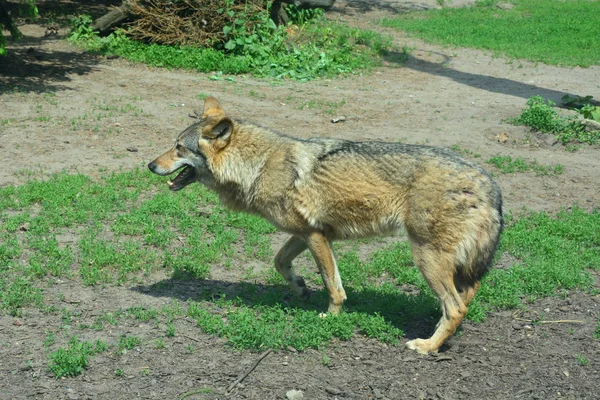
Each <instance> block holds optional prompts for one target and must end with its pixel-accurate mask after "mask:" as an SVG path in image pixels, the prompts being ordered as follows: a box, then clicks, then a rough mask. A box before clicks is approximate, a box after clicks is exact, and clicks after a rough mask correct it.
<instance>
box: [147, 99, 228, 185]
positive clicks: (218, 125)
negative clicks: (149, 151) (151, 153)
mask: <svg viewBox="0 0 600 400" xmlns="http://www.w3.org/2000/svg"><path fill="white" fill-rule="evenodd" d="M233 128H234V126H233V121H232V120H231V119H229V118H228V117H226V116H225V111H224V110H223V108H222V107H221V105H220V104H219V102H218V101H217V99H215V98H214V97H207V98H206V101H205V103H204V111H203V113H202V118H201V120H200V121H198V122H196V123H194V124H192V125H190V126H189V127H188V128H187V129H186V130H184V131H183V132H181V133H180V134H179V136H178V137H177V140H176V141H175V146H173V148H171V149H170V150H169V151H167V152H166V153H164V154H163V155H161V156H159V157H158V158H156V159H155V160H154V161H152V162H151V163H150V164H148V168H149V169H150V171H152V172H154V173H155V174H158V175H162V176H164V175H169V174H172V173H173V172H175V171H178V170H181V172H179V174H178V175H177V176H176V177H175V178H174V179H173V180H172V181H169V188H170V189H171V190H173V191H176V190H180V189H183V188H184V187H186V186H187V185H189V184H190V183H193V182H200V183H203V184H205V185H207V186H211V184H212V182H213V174H212V172H211V165H212V164H213V163H212V161H214V160H215V158H218V155H219V153H220V152H221V151H222V150H223V149H224V148H225V147H227V145H228V144H229V142H230V140H231V134H232V132H233Z"/></svg>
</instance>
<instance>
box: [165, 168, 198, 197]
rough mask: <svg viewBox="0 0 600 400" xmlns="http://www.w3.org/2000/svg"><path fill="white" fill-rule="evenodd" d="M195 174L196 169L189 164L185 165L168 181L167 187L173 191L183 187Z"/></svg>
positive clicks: (191, 180) (192, 180)
mask: <svg viewBox="0 0 600 400" xmlns="http://www.w3.org/2000/svg"><path fill="white" fill-rule="evenodd" d="M195 176H196V171H195V170H194V168H192V167H190V166H189V165H186V166H185V167H184V168H183V170H182V171H181V172H180V173H179V174H177V176H176V177H175V179H173V180H172V181H169V182H168V184H169V189H170V190H172V191H174V192H175V191H177V190H180V189H183V188H184V187H186V186H187V185H189V184H190V183H192V182H194V181H195V180H196V179H195Z"/></svg>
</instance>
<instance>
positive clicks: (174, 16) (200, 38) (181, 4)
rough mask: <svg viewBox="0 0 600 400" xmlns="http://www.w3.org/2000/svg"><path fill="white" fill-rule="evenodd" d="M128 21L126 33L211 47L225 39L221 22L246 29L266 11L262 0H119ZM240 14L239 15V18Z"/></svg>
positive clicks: (144, 38) (156, 40)
mask: <svg viewBox="0 0 600 400" xmlns="http://www.w3.org/2000/svg"><path fill="white" fill-rule="evenodd" d="M123 5H124V6H125V7H126V9H127V13H128V14H129V15H130V16H131V20H132V22H130V23H129V24H128V26H129V29H128V33H127V35H128V36H129V37H131V38H133V39H136V40H140V41H144V42H151V43H160V44H166V45H185V46H194V47H212V46H214V45H215V44H217V43H223V42H224V41H225V33H224V32H223V28H224V27H225V26H230V27H231V26H234V24H236V23H237V25H239V24H243V25H245V26H246V29H247V30H251V29H252V25H253V24H255V23H256V21H259V20H260V18H257V14H259V13H262V12H266V5H267V2H266V1H264V0H216V1H215V0H128V1H127V2H126V3H124V4H123ZM240 16H243V17H244V18H242V19H241V20H240Z"/></svg>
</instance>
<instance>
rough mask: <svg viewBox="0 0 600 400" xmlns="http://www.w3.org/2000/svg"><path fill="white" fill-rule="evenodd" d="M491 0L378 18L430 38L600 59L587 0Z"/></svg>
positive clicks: (539, 57)
mask: <svg viewBox="0 0 600 400" xmlns="http://www.w3.org/2000/svg"><path fill="white" fill-rule="evenodd" d="M495 3H496V2H495V1H480V2H478V3H477V5H476V6H471V7H462V8H443V9H439V10H427V11H420V12H411V13H407V14H404V15H400V16H398V17H395V18H393V19H384V20H383V21H382V24H383V25H385V26H389V27H393V28H396V29H400V30H404V31H408V32H411V33H414V34H415V35H417V36H419V37H421V38H423V39H425V40H428V41H432V42H435V43H442V44H448V45H451V46H459V47H473V48H477V49H484V50H490V51H492V52H495V53H498V54H504V55H506V56H508V57H511V58H521V59H526V60H530V61H534V62H543V63H546V64H556V65H565V66H581V67H588V66H590V65H597V64H600V47H599V46H597V43H596V41H597V38H598V37H600V25H598V24H597V23H596V22H595V21H594V19H593V18H592V19H590V18H588V16H589V15H598V14H599V13H600V3H598V2H595V1H587V0H572V1H566V2H565V1H545V0H520V1H518V2H517V1H515V2H514V7H513V8H512V9H510V10H499V9H498V8H497V7H496V4H495Z"/></svg>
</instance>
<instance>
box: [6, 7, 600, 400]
mask: <svg viewBox="0 0 600 400" xmlns="http://www.w3.org/2000/svg"><path fill="white" fill-rule="evenodd" d="M436 3H437V2H435V1H422V2H408V1H400V0H398V1H387V2H358V1H338V2H337V3H336V6H335V7H334V9H333V10H332V11H331V12H329V13H328V17H329V18H334V19H342V20H345V21H347V22H348V23H349V24H351V25H356V26H362V27H370V28H372V29H377V30H381V31H385V32H386V33H388V34H391V35H393V36H394V43H395V45H396V46H398V48H402V46H407V47H409V48H412V49H413V50H412V51H411V52H410V54H409V56H408V59H407V60H405V61H403V62H397V61H396V60H398V59H399V57H397V55H395V54H391V55H390V56H389V57H388V60H387V61H386V63H385V65H384V66H383V67H381V68H378V69H376V70H375V71H373V72H372V73H369V74H365V75H362V76H352V77H348V78H340V79H331V80H328V79H327V80H325V79H321V80H316V81H312V82H308V83H298V82H287V81H286V82H273V81H269V80H260V79H255V78H252V77H250V76H235V77H224V76H213V75H212V74H200V73H196V72H187V71H177V70H163V69H153V68H149V67H147V66H144V65H138V64H133V63H130V62H128V61H125V60H121V59H111V60H109V59H106V58H103V57H98V56H94V55H90V54H86V53H83V52H82V51H81V50H79V49H77V48H75V47H72V46H71V45H69V44H68V43H67V42H65V41H64V40H63V37H64V34H65V33H66V30H65V29H61V30H60V32H59V35H58V36H48V37H45V36H44V32H45V29H44V27H43V26H40V25H35V24H30V25H24V26H22V27H21V28H22V31H23V33H24V35H25V37H24V39H23V40H22V41H20V42H17V43H14V44H12V43H11V44H9V50H10V52H11V55H10V56H9V57H8V58H6V59H1V60H0V121H1V125H0V138H1V140H0V149H1V151H0V159H1V165H2V166H3V167H2V168H1V169H0V186H6V185H16V184H19V183H22V182H23V181H24V180H26V179H30V178H40V179H43V178H44V177H47V176H49V175H50V174H52V173H54V172H57V171H61V170H69V171H73V172H75V171H79V172H83V173H86V174H91V175H95V174H98V173H99V171H102V170H117V169H123V170H128V169H131V168H134V167H139V166H143V165H145V164H146V163H147V162H148V161H149V160H151V159H153V158H154V157H155V156H156V155H158V154H160V153H162V152H163V151H164V150H165V149H166V148H168V147H169V146H170V145H171V144H172V142H173V139H174V137H175V136H176V135H177V133H178V132H180V131H181V130H183V129H184V128H185V127H186V126H187V125H188V124H189V122H190V120H189V118H188V114H189V113H190V111H191V110H192V109H194V108H198V107H200V106H201V104H202V101H201V100H200V96H201V95H204V94H210V95H214V96H216V97H217V98H218V99H219V100H220V101H221V103H222V104H223V106H224V107H225V109H226V110H228V111H229V112H230V113H232V114H233V115H235V116H238V117H241V118H245V119H249V120H254V121H256V122H259V123H260V124H262V125H264V126H268V127H271V128H273V129H276V130H279V131H282V132H286V133H288V134H291V135H296V136H302V137H312V136H333V137H340V138H347V139H361V140H369V139H380V140H389V141H399V140H401V141H403V142H406V143H419V144H423V143H428V144H431V145H437V146H447V147H450V146H453V145H460V146H461V147H462V148H464V149H466V150H468V151H469V153H467V157H469V158H471V159H472V160H473V161H476V162H479V163H482V164H483V165H484V167H486V168H487V169H489V170H491V171H493V167H491V166H490V165H489V164H485V160H487V159H489V158H490V157H491V156H494V155H510V156H513V157H516V156H520V157H523V158H526V159H529V160H533V159H536V160H538V161H539V162H540V163H543V164H556V163H558V164H561V165H563V166H564V173H563V174H562V175H559V176H535V174H533V173H522V174H513V175H497V181H498V182H499V184H500V186H501V187H502V189H503V193H504V199H505V210H506V211H512V212H515V213H518V212H520V211H521V210H522V209H523V208H526V209H529V210H545V211H549V212H554V211H557V210H559V209H561V208H568V207H571V206H573V205H575V204H579V205H580V206H582V207H584V208H586V209H592V208H598V206H599V205H600V190H599V188H600V176H599V173H598V171H599V170H600V156H599V155H600V152H599V149H598V148H597V147H596V148H594V147H589V146H586V147H584V148H582V149H581V150H579V151H577V152H575V153H570V152H567V151H565V150H564V148H563V147H562V146H561V145H560V144H556V143H554V141H553V139H552V138H548V137H542V136H539V135H536V134H532V133H530V132H529V131H528V130H527V129H525V128H523V127H516V126H513V125H510V124H508V123H506V122H505V120H506V119H507V118H510V117H513V116H516V115H518V114H519V113H520V112H521V110H522V109H523V108H524V106H525V102H526V100H527V99H528V98H529V97H531V96H534V95H541V96H543V97H544V98H549V99H552V100H554V101H555V102H557V103H559V101H560V98H561V97H562V96H563V95H564V94H577V95H582V96H585V95H592V96H594V98H596V99H598V98H600V87H599V86H598V83H600V67H597V66H596V67H591V68H587V69H581V68H559V67H553V66H546V65H542V64H532V63H528V62H524V61H518V60H514V61H511V60H507V59H505V58H501V57H492V56H491V55H489V54H486V53H484V52H481V51H475V50H468V49H451V48H443V47H439V46H435V45H430V44H426V43H423V42H421V41H419V40H416V39H413V38H410V37H407V36H405V35H404V34H401V33H398V32H394V31H388V30H384V29H383V28H381V27H378V26H377V24H376V22H377V20H379V19H380V18H382V17H385V16H389V15H393V14H395V13H399V12H403V11H405V10H407V9H419V8H426V7H434V6H436ZM458 3H459V2H455V4H458ZM340 116H345V117H346V120H345V121H344V122H339V123H336V124H334V123H332V122H331V120H332V118H336V117H340ZM500 134H505V135H507V136H508V140H507V141H505V142H502V143H501V142H499V141H498V140H497V136H498V135H500ZM475 153H477V154H480V155H481V156H480V157H477V158H474V154H475ZM160 280H167V281H168V277H157V278H156V281H157V282H158V281H160ZM597 281H600V280H597ZM152 283H154V282H150V283H149V286H144V287H139V286H133V287H104V288H103V287H84V286H81V285H80V284H78V283H77V282H70V281H65V282H62V283H60V284H59V285H58V287H56V286H55V287H50V288H48V289H47V290H48V291H49V292H52V291H54V292H61V293H64V294H65V297H64V299H63V303H64V304H62V306H68V307H69V309H71V310H72V313H73V315H74V316H76V323H78V324H79V323H90V321H92V320H93V318H94V317H95V316H96V315H98V314H99V313H100V312H101V310H111V309H113V310H114V309H117V308H119V307H120V308H127V307H131V306H140V305H141V306H153V307H160V306H161V305H164V304H168V303H169V302H170V301H171V300H172V299H187V298H188V297H191V298H193V297H194V293H197V292H198V291H201V290H202V288H203V287H204V286H205V285H211V284H212V285H223V284H224V283H223V282H222V281H217V280H212V281H208V282H177V281H174V282H171V283H172V285H168V286H167V289H164V288H162V289H160V288H158V287H154V286H152ZM161 287H162V286H161ZM599 304H600V298H598V297H593V296H589V295H586V294H582V293H577V292H573V293H570V294H569V295H568V296H567V297H566V298H562V297H561V298H550V299H546V300H543V301H539V302H536V303H534V304H531V305H529V306H528V309H527V311H526V312H525V313H524V314H522V315H519V316H518V318H517V316H515V315H514V314H512V313H511V312H498V313H494V314H492V315H490V316H489V318H488V319H487V320H486V322H485V323H482V324H474V323H470V322H465V324H464V325H463V330H462V332H461V333H460V334H459V335H456V336H455V337H454V338H452V339H451V340H450V341H449V343H448V346H447V347H446V348H445V350H444V352H442V353H440V354H439V355H438V356H427V357H423V356H419V355H417V354H415V353H412V352H410V351H408V350H405V349H404V347H403V346H387V345H384V344H382V343H379V342H377V341H374V340H367V339H355V340H352V341H349V342H339V343H338V342H336V343H332V344H331V346H329V347H327V348H326V349H323V350H321V351H313V350H309V351H305V352H296V351H294V350H293V349H289V351H279V352H276V353H273V354H270V355H269V356H268V357H267V358H266V359H265V360H263V361H262V362H261V363H260V364H259V365H258V367H257V368H256V370H255V371H254V372H252V373H251V374H250V375H249V376H248V377H247V378H246V379H245V380H244V381H243V382H242V384H240V385H238V386H237V388H236V389H235V390H234V391H233V392H232V393H230V394H225V393H224V390H225V388H226V387H227V386H228V385H229V384H230V383H231V382H232V381H234V380H235V378H236V377H237V376H238V375H239V374H240V373H241V372H243V371H244V370H245V369H246V368H247V367H248V366H249V365H250V364H252V363H253V362H254V360H256V358H257V357H258V355H257V354H256V353H251V352H247V351H234V350H232V349H230V348H228V347H227V346H224V345H223V343H224V342H223V341H222V340H221V339H216V338H213V337H210V336H208V335H204V334H203V333H202V332H201V331H199V330H198V329H197V328H196V327H195V325H194V324H193V323H191V322H189V321H187V320H186V319H181V320H177V321H176V327H177V332H178V335H177V336H176V337H174V338H170V339H167V340H166V348H165V349H156V348H154V347H151V346H148V347H143V348H141V349H137V350H134V351H131V352H130V353H128V354H127V355H125V356H123V357H121V358H120V359H119V360H118V363H119V364H118V365H116V364H115V360H114V359H113V358H112V357H111V356H110V355H106V354H105V353H104V355H102V354H101V355H99V356H96V357H95V358H94V359H93V365H92V367H91V368H90V369H88V370H86V371H85V372H84V373H83V374H82V375H80V376H78V377H76V378H68V379H55V378H53V377H52V375H51V374H49V372H48V371H47V369H46V365H47V360H46V356H45V355H44V351H43V345H42V342H43V340H44V338H45V336H46V333H45V332H46V331H47V330H50V331H52V330H53V329H54V330H56V329H58V326H59V325H60V324H59V322H60V321H57V320H56V317H50V316H48V315H45V314H43V313H41V312H39V311H36V310H27V312H26V313H25V316H24V317H23V318H21V319H19V320H16V319H13V318H12V317H10V316H8V315H4V316H1V317H0V399H16V398H18V399H21V398H40V399H42V398H43V399H62V398H68V399H87V398H89V399H109V398H110V399H131V398H152V399H171V398H177V396H178V395H181V394H183V393H186V392H188V391H190V390H193V389H197V388H203V387H205V388H206V390H204V393H197V394H194V395H192V396H189V397H188V398H197V399H200V398H203V399H215V398H216V399H221V398H233V399H242V398H249V399H275V398H285V396H286V392H287V391H288V390H291V389H297V390H302V391H303V393H304V398H305V399H334V398H338V399H345V398H350V399H386V398H387V399H401V398H408V399H412V398H427V399H430V398H431V399H436V398H440V399H464V398H472V399H507V398H527V399H531V398H544V399H554V398H573V399H575V398H577V399H579V398H589V399H593V398H598V393H600V383H599V382H598V379H597V377H598V376H599V374H600V342H599V341H598V340H594V339H593V338H592V333H593V331H594V328H595V326H596V321H597V320H598V316H599V315H600V307H599ZM540 314H543V315H544V319H545V320H548V321H559V320H579V321H581V323H575V324H570V323H549V324H542V325H532V324H530V323H528V322H527V321H526V320H528V319H535V318H537V317H538V316H539V315H540ZM74 323H75V322H74ZM427 324H429V322H427ZM153 328H154V327H153V326H152V325H151V324H145V323H141V324H140V323H139V321H132V320H127V321H125V322H124V323H123V324H121V325H118V326H117V327H115V328H114V332H110V334H113V335H114V336H115V337H117V338H118V336H119V335H120V334H130V333H132V332H135V334H136V335H137V336H140V337H142V338H145V337H148V338H152V337H155V336H152V333H151V332H152V329H153ZM419 329H421V330H422V329H431V326H430V325H426V328H420V327H417V328H415V330H416V331H419ZM83 339H85V338H83ZM189 345H193V347H194V348H195V351H193V352H190V351H188V349H189V347H188V346H189ZM324 355H325V356H326V358H327V359H328V362H324ZM578 356H579V360H578ZM582 358H584V359H585V360H587V363H582V362H581V359H582ZM27 360H31V363H30V364H27V363H26V361H27ZM582 364H585V365H582ZM117 368H123V369H124V370H126V371H129V372H128V373H126V374H125V376H123V377H119V376H116V375H115V373H114V371H115V369H117ZM143 371H149V372H147V373H142V372H143Z"/></svg>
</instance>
